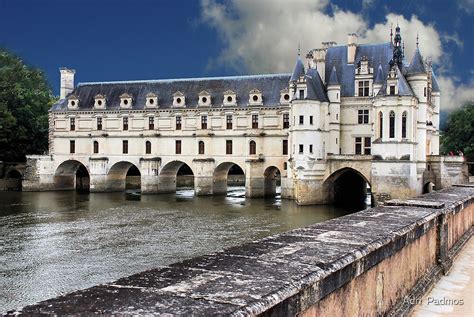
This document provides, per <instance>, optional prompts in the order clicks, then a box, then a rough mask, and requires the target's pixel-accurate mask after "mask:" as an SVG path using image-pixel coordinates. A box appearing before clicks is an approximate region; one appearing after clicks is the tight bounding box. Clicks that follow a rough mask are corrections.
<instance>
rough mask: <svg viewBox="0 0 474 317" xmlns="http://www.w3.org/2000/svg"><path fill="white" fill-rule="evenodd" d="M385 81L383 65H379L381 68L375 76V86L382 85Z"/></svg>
mask: <svg viewBox="0 0 474 317" xmlns="http://www.w3.org/2000/svg"><path fill="white" fill-rule="evenodd" d="M384 79H385V78H384V77H383V70H382V65H380V64H379V67H378V68H377V74H376V75H375V80H374V84H382V83H383V82H384Z"/></svg>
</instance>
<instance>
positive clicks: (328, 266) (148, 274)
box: [22, 187, 474, 316]
mask: <svg viewBox="0 0 474 317" xmlns="http://www.w3.org/2000/svg"><path fill="white" fill-rule="evenodd" d="M473 202H474V189H473V188H470V187H453V188H448V189H446V190H442V191H440V192H436V193H431V194H427V195H423V196H420V197H416V198H415V199H412V200H411V202H406V203H405V204H403V202H398V201H395V202H394V205H390V206H383V207H377V208H373V209H369V210H365V211H361V212H358V213H354V214H351V215H347V216H344V217H341V218H337V219H331V220H329V221H326V222H323V223H319V224H315V225H313V226H309V227H305V228H300V229H296V230H292V231H289V232H286V233H282V234H278V235H274V236H271V237H268V238H265V239H262V240H259V241H254V242H250V243H246V244H244V245H241V246H237V247H233V248H229V249H227V250H224V251H221V252H216V253H213V254H210V255H205V256H202V257H197V258H194V259H190V260H185V261H182V262H179V263H175V264H172V265H170V266H168V267H163V268H157V269H153V270H149V271H145V272H142V273H138V274H135V275H132V276H129V277H124V278H121V279H119V280H117V281H114V282H112V283H109V284H104V285H99V286H95V287H92V288H89V289H86V290H81V291H76V292H73V293H70V294H67V295H63V296H59V297H57V298H54V299H50V300H46V301H43V302H40V303H38V304H36V305H32V306H27V307H25V308H24V309H23V310H22V312H23V313H25V314H59V315H65V314H87V315H89V314H172V315H182V314H194V315H216V314H218V315H237V316H248V315H258V314H262V315H269V316H277V315H295V314H301V315H305V314H308V315H310V314H313V313H314V314H317V313H321V312H325V313H327V314H330V315H339V314H346V315H347V313H348V312H355V314H356V315H357V314H371V315H376V314H389V313H390V312H392V311H394V310H395V309H397V307H399V306H400V301H401V300H403V297H404V296H406V295H408V294H410V291H411V290H412V289H417V288H418V289H421V290H424V289H426V287H427V286H426V285H428V284H427V283H426V282H423V279H425V280H431V281H433V279H434V278H435V277H436V276H439V274H440V272H441V271H442V270H443V269H442V266H441V265H442V264H443V263H445V262H447V261H449V259H450V258H451V256H452V255H450V251H452V252H455V249H456V248H459V243H457V242H458V241H461V240H462V239H464V238H465V235H466V234H468V232H469V230H471V229H470V228H471V227H472V219H473V217H472V214H473V210H474V209H473ZM441 204H442V205H443V207H440V206H441ZM460 217H461V218H460ZM456 221H457V222H456ZM466 221H470V222H471V223H470V224H469V226H468V229H467V230H465V232H463V233H462V235H461V237H460V238H459V239H458V241H456V243H455V244H454V245H453V247H452V248H451V249H450V248H449V247H448V243H447V241H448V240H449V238H450V237H451V239H453V238H452V235H454V233H456V234H459V232H458V231H459V230H461V229H459V230H458V231H455V230H453V229H452V228H451V229H450V226H454V225H455V224H456V223H465V222H466ZM471 231H472V230H471ZM414 256H416V257H417V258H416V259H415V258H413V257H414ZM403 263H405V264H403ZM400 265H402V267H400ZM403 265H406V267H403ZM379 267H381V269H379ZM413 267H414V269H413V270H411V269H410V268H413ZM405 269H406V270H407V272H405V274H406V275H407V276H405V275H403V274H402V272H404V271H403V270H405ZM409 269H410V270H409ZM390 272H397V273H398V274H402V275H400V277H402V278H403V279H404V280H406V281H400V280H398V279H396V278H394V276H393V275H390V274H395V273H390ZM408 272H410V274H409V273H408ZM381 274H382V275H381ZM384 274H385V275H384ZM408 275H409V276H408ZM364 283H366V284H364ZM367 283H368V284H367ZM380 283H381V286H380V285H379V284H380ZM393 283H398V284H396V285H395V284H393ZM399 284H401V285H399ZM380 287H382V288H381V290H380ZM357 294H361V295H360V296H363V294H365V296H368V297H363V298H360V299H359V297H358V296H359V295H357ZM367 294H369V295H370V296H369V295H367ZM338 296H339V297H338ZM341 296H342V297H341ZM354 296H356V297H354ZM391 296H392V297H391ZM341 298H343V299H344V300H342V301H341ZM336 299H337V300H336ZM335 302H338V303H340V304H339V307H335V308H334V306H337V305H334V303H335ZM353 302H359V303H360V305H366V307H358V308H353V307H351V306H350V303H353ZM327 307H331V309H339V310H337V311H336V313H334V312H328V311H326V310H324V309H328V308H327ZM354 309H358V310H354ZM408 309H409V308H408ZM338 312H340V313H338Z"/></svg>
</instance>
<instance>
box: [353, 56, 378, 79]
mask: <svg viewBox="0 0 474 317" xmlns="http://www.w3.org/2000/svg"><path fill="white" fill-rule="evenodd" d="M373 72H374V69H373V68H372V67H369V59H368V58H367V56H362V59H361V60H360V61H359V63H358V65H357V69H356V74H357V75H369V74H372V73H373Z"/></svg>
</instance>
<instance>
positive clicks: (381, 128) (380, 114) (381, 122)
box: [379, 111, 383, 138]
mask: <svg viewBox="0 0 474 317" xmlns="http://www.w3.org/2000/svg"><path fill="white" fill-rule="evenodd" d="M379 138H383V113H382V111H380V112H379Z"/></svg>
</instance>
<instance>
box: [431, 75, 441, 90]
mask: <svg viewBox="0 0 474 317" xmlns="http://www.w3.org/2000/svg"><path fill="white" fill-rule="evenodd" d="M431 91H432V92H439V91H440V90H439V85H438V81H437V80H436V76H435V74H434V72H433V71H431Z"/></svg>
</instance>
